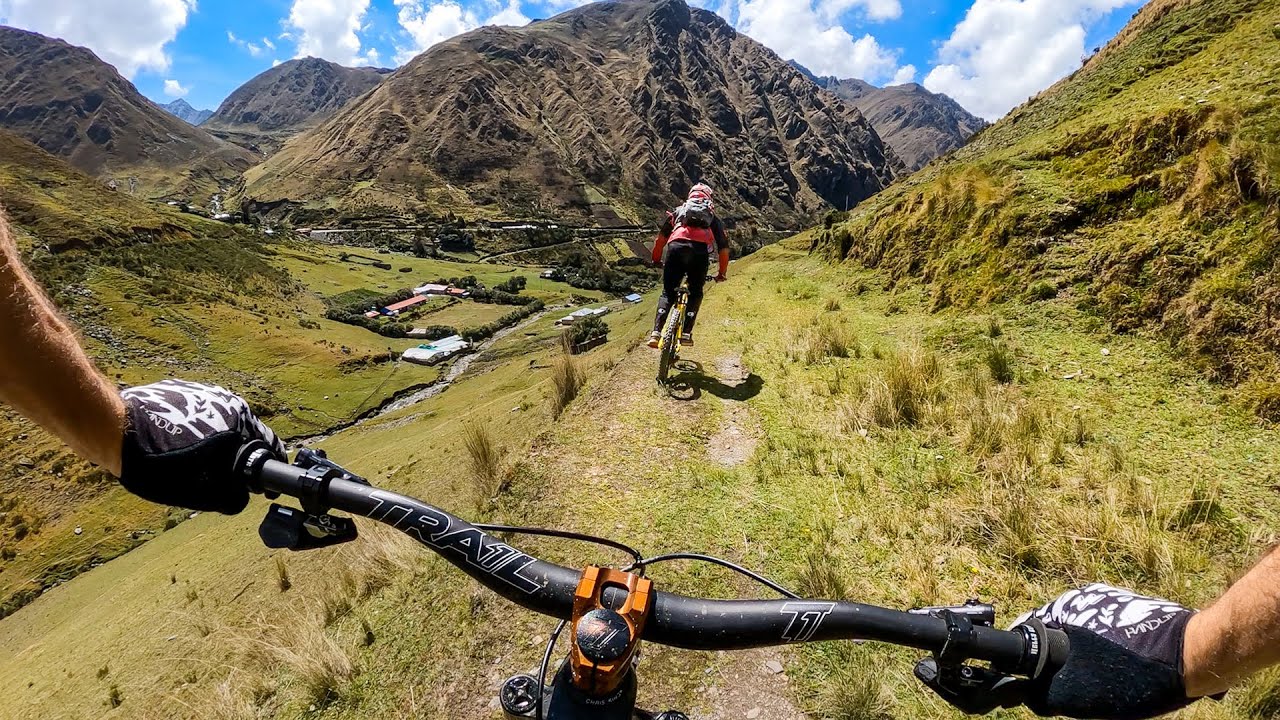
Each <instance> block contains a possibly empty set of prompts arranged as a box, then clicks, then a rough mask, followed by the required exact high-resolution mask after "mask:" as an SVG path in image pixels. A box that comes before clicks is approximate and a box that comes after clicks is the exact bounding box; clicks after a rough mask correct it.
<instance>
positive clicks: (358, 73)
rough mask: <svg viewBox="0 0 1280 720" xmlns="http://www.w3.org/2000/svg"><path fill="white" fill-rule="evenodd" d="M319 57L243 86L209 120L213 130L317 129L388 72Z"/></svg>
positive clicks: (294, 63) (282, 66) (280, 67)
mask: <svg viewBox="0 0 1280 720" xmlns="http://www.w3.org/2000/svg"><path fill="white" fill-rule="evenodd" d="M390 73H391V71H390V70H385V69H379V68H349V67H343V66H341V65H338V64H337V63H331V62H329V61H327V60H321V59H318V58H312V57H309V58H302V59H300V60H290V61H288V62H285V63H281V64H279V65H277V66H276V67H273V68H271V69H270V70H267V71H266V72H264V73H262V74H260V75H258V76H257V77H255V78H253V79H252V80H250V81H249V82H247V83H245V84H244V85H242V86H240V87H239V88H238V89H237V90H236V91H235V92H233V93H231V95H230V96H229V97H228V98H227V99H226V100H223V101H222V105H220V106H218V110H217V112H215V113H214V114H213V116H212V117H210V118H209V121H208V123H207V127H208V128H210V129H213V130H239V131H250V132H254V131H256V132H263V133H272V132H277V131H293V132H296V131H297V130H299V129H301V128H304V127H308V126H310V125H314V124H316V123H318V122H320V121H321V120H323V119H324V118H326V117H328V116H329V115H332V114H333V113H335V112H337V111H338V110H340V109H341V108H342V107H344V106H345V105H346V104H347V103H349V102H351V101H352V100H354V99H356V98H358V97H360V96H361V95H364V94H365V93H367V92H369V91H370V90H372V89H373V88H375V87H377V86H378V85H379V84H380V83H381V82H382V81H383V79H384V78H385V77H386V76H387V75H388V74H390Z"/></svg>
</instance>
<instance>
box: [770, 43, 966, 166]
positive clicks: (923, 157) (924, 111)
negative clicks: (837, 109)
mask: <svg viewBox="0 0 1280 720" xmlns="http://www.w3.org/2000/svg"><path fill="white" fill-rule="evenodd" d="M793 66H795V67H796V68H797V69H799V70H800V71H801V72H803V73H805V74H806V75H808V76H809V77H810V78H812V79H813V81H814V82H816V83H817V84H818V85H819V86H821V87H822V88H824V89H826V90H828V91H830V92H831V93H832V94H834V95H835V96H836V97H839V98H841V99H843V100H845V101H847V102H850V103H852V104H853V105H854V106H855V107H857V108H858V110H860V111H862V114H863V115H864V116H865V117H866V118H867V120H868V121H869V122H870V123H871V126H872V127H873V128H875V130H876V134H878V135H879V136H880V137H881V138H882V139H883V140H884V141H885V142H887V143H889V146H890V147H892V148H893V151H894V152H895V153H897V155H898V157H900V158H902V162H904V163H906V166H907V169H908V170H911V171H915V170H919V169H920V168H922V167H924V166H925V165H928V164H929V161H931V160H933V159H934V158H938V157H941V156H943V155H946V154H947V153H949V152H951V151H952V150H955V149H956V148H958V147H960V146H961V145H964V144H965V143H966V142H968V140H969V138H970V137H973V134H974V133H976V132H978V131H979V130H981V129H982V128H984V127H986V126H987V121H986V120H983V119H982V118H980V117H977V116H975V115H972V114H970V113H969V111H968V110H965V109H964V108H963V107H961V106H960V103H958V102H956V101H955V100H952V99H951V98H950V97H947V96H946V95H943V94H940V93H934V92H929V91H928V90H926V89H925V88H923V87H921V86H920V85H917V84H916V83H907V84H905V85H891V86H889V87H885V88H878V87H876V86H875V85H872V84H870V83H867V82H863V81H862V80H858V79H856V78H849V79H843V80H842V79H839V78H834V77H830V76H827V77H819V76H816V75H814V74H812V73H810V72H809V71H808V70H805V69H804V68H803V67H800V66H799V65H795V64H794V63H793Z"/></svg>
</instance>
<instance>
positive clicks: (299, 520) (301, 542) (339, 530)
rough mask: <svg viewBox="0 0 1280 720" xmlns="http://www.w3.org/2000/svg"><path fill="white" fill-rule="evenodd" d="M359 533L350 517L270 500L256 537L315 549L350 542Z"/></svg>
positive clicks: (277, 545)
mask: <svg viewBox="0 0 1280 720" xmlns="http://www.w3.org/2000/svg"><path fill="white" fill-rule="evenodd" d="M358 536H359V533H358V532H357V531H356V523H355V521H354V520H352V519H351V518H344V517H334V516H333V515H329V514H327V513H319V514H316V513H310V512H307V511H305V510H297V509H295V508H291V507H285V506H284V505H277V504H276V503H271V507H270V508H268V509H267V516H266V517H265V518H263V519H262V524H261V525H259V526H258V537H260V538H262V543H263V544H264V545H266V546H267V547H269V548H273V549H288V550H314V549H316V548H322V547H329V546H331V545H339V544H341V543H345V542H351V541H352V540H355V539H356V538H357V537H358Z"/></svg>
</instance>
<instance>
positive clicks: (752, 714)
mask: <svg viewBox="0 0 1280 720" xmlns="http://www.w3.org/2000/svg"><path fill="white" fill-rule="evenodd" d="M758 717H760V708H751V709H750V710H748V711H747V720H756V718H758Z"/></svg>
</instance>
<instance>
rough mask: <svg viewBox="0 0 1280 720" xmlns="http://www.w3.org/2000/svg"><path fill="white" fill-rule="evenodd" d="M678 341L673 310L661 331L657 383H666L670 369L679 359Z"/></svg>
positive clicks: (677, 326)
mask: <svg viewBox="0 0 1280 720" xmlns="http://www.w3.org/2000/svg"><path fill="white" fill-rule="evenodd" d="M679 341H680V323H679V321H678V319H677V316H676V315H675V314H674V309H673V313H672V315H671V317H669V318H667V324H666V326H665V327H663V329H662V352H661V353H659V354H658V382H660V383H663V384H665V383H666V382H667V377H668V376H669V375H670V374H671V368H672V367H674V366H675V364H676V360H677V359H678V357H679V356H678V354H677V352H676V348H677V343H679Z"/></svg>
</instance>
